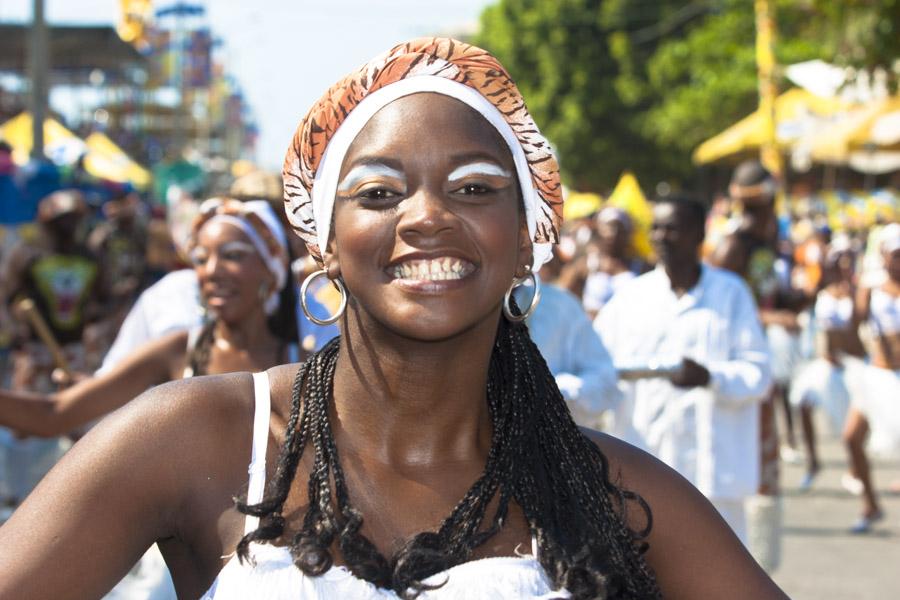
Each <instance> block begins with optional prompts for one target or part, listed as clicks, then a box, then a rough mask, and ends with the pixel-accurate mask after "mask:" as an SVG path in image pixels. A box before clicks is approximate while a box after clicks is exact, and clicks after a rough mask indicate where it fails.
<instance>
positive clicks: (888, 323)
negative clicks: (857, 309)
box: [869, 288, 900, 335]
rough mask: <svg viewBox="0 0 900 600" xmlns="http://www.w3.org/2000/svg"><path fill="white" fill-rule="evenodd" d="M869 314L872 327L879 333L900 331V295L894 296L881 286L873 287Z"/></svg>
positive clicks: (887, 333) (889, 333) (891, 333)
mask: <svg viewBox="0 0 900 600" xmlns="http://www.w3.org/2000/svg"><path fill="white" fill-rule="evenodd" d="M869 315H870V316H869V322H870V323H871V324H872V329H874V330H875V333H877V334H878V335H893V334H895V333H898V332H900V296H892V295H890V294H888V293H887V292H885V291H884V290H882V289H881V288H875V289H873V290H872V300H871V303H870V305H869Z"/></svg>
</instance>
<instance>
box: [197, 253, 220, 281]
mask: <svg viewBox="0 0 900 600" xmlns="http://www.w3.org/2000/svg"><path fill="white" fill-rule="evenodd" d="M220 263H221V261H220V260H219V255H218V254H215V253H212V254H210V255H209V256H208V257H207V259H206V260H205V261H204V262H203V264H202V265H201V266H200V275H202V276H205V277H212V276H213V275H215V274H216V271H217V270H218V269H219V265H220Z"/></svg>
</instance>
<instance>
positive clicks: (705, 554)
mask: <svg viewBox="0 0 900 600" xmlns="http://www.w3.org/2000/svg"><path fill="white" fill-rule="evenodd" d="M435 139H439V140H441V143H440V144H435V143H433V140H435ZM326 149H327V152H326ZM14 169H15V167H14V166H13V165H12V163H11V161H10V160H9V148H8V146H4V145H3V144H2V143H0V194H5V193H7V192H5V191H4V190H7V189H8V190H9V193H8V195H7V196H6V197H4V196H0V198H7V199H3V203H2V204H0V209H3V211H5V212H3V213H0V214H2V215H6V214H7V213H8V214H10V215H12V214H13V213H14V212H15V211H13V210H12V209H11V208H9V206H13V204H15V206H16V207H17V208H16V210H19V211H20V212H22V210H24V209H23V208H22V207H23V206H24V205H25V204H27V202H26V201H25V200H23V199H24V198H26V196H28V194H31V196H28V197H32V196H34V194H35V192H33V191H27V190H26V189H25V187H23V185H22V184H21V182H22V181H23V178H22V177H21V176H18V175H16V174H15V173H14ZM4 177H5V179H4ZM32 179H34V178H32ZM93 185H94V187H95V189H100V190H104V191H105V192H104V193H105V195H100V196H98V195H96V194H93V195H92V193H91V192H90V191H88V189H87V188H86V187H85V186H86V183H85V181H84V180H83V179H78V178H68V179H65V178H63V179H59V180H58V181H56V182H55V183H54V184H53V185H52V186H51V187H50V188H48V189H45V190H43V192H46V193H43V192H42V193H41V194H40V198H38V199H37V200H36V201H33V202H32V204H33V206H32V209H31V212H30V213H29V215H27V218H25V217H22V216H21V215H18V213H17V215H18V216H15V218H13V217H10V218H8V219H6V220H5V221H4V224H5V226H6V231H8V232H9V233H8V234H7V235H6V237H5V238H4V244H3V246H2V254H0V264H2V269H0V274H2V275H0V342H2V343H3V345H4V346H5V347H6V348H8V349H9V350H8V353H7V354H6V356H7V358H6V360H5V362H4V363H0V369H2V373H0V375H2V386H0V434H2V437H0V509H2V510H3V511H4V512H3V514H2V516H0V518H2V519H3V520H5V519H9V521H8V523H7V524H6V525H4V526H3V527H0V598H7V597H10V598H12V597H17V596H15V594H21V593H22V591H23V590H28V593H26V597H44V596H53V597H59V598H66V597H73V598H76V597H77V598H83V597H101V596H103V595H104V594H107V593H108V594H109V595H108V596H107V598H127V597H130V596H129V594H130V593H132V594H134V593H137V592H135V590H137V589H138V588H141V589H144V590H147V589H153V590H156V592H146V591H145V592H142V593H145V595H144V596H141V597H146V598H160V599H161V598H169V597H174V594H175V592H176V590H177V593H178V595H179V596H183V597H200V596H202V597H203V598H208V599H210V600H222V599H226V598H240V597H272V598H281V597H297V596H298V594H299V596H300V597H303V598H306V597H310V598H321V597H367V598H381V597H385V598H388V597H397V596H402V597H408V596H416V595H418V596H420V597H422V598H428V597H442V596H441V594H448V595H450V597H457V596H458V597H463V596H465V597H510V598H512V597H516V598H519V597H535V598H537V597H542V598H551V597H554V598H555V597H560V598H563V597H571V598H594V597H601V598H651V597H660V596H665V597H667V598H668V597H671V598H678V597H684V598H715V597H723V595H727V596H728V597H734V598H741V597H746V598H761V597H765V598H781V597H784V596H783V594H782V593H781V591H780V590H778V588H777V586H775V584H774V583H773V582H772V581H771V580H770V579H769V578H768V576H767V575H766V573H765V571H764V569H763V568H761V567H760V565H762V567H765V568H768V569H773V568H775V567H776V566H777V563H778V551H779V550H778V548H779V546H778V541H779V535H780V532H779V519H780V513H779V511H780V506H779V502H778V497H779V493H780V490H779V471H778V465H779V460H780V459H785V458H786V459H789V460H795V459H796V457H798V456H805V459H806V461H807V476H806V478H805V479H804V482H803V483H802V485H801V487H802V488H803V489H809V488H811V487H813V486H815V480H816V475H817V474H818V472H819V470H820V468H821V464H820V461H819V458H818V454H817V449H816V439H817V431H816V424H817V423H822V422H827V423H828V424H830V426H831V427H832V428H833V429H834V430H835V431H840V432H841V433H842V435H843V440H844V443H845V445H846V447H847V457H848V462H847V473H846V475H845V477H844V483H845V487H847V488H848V493H854V494H857V495H860V496H861V499H862V507H861V512H860V515H859V519H858V521H857V522H856V523H852V524H851V523H848V524H847V527H848V528H849V529H851V530H852V531H853V532H856V533H860V534H863V533H866V532H869V531H870V530H871V529H872V528H873V527H875V526H876V523H877V522H878V521H879V520H881V519H883V518H884V516H885V515H884V512H883V510H882V508H881V505H880V504H879V501H878V497H877V494H876V492H875V487H874V485H873V481H872V475H871V467H870V461H869V457H870V453H872V452H878V453H885V454H888V455H890V454H891V453H892V452H896V451H897V450H898V449H900V405H898V404H897V399H898V398H900V224H898V223H897V222H889V221H886V222H881V223H876V224H875V225H874V226H872V227H871V228H868V229H865V230H855V231H847V232H833V231H830V230H828V229H827V228H825V227H821V226H818V225H816V226H812V227H811V226H809V224H810V223H811V221H810V219H807V218H805V217H804V218H799V217H797V216H796V215H793V217H792V216H791V215H790V214H788V216H787V217H785V216H784V214H781V213H780V212H779V210H778V202H777V198H778V194H779V191H778V190H779V184H778V181H777V180H776V178H775V177H773V176H772V175H771V174H770V173H769V172H767V171H766V170H765V168H763V166H762V165H761V164H760V163H758V162H755V161H749V162H747V163H743V164H741V165H740V166H739V167H738V168H737V169H736V170H735V172H734V175H733V177H732V179H731V183H730V186H729V188H728V190H727V199H726V200H725V201H724V207H723V201H719V202H718V203H717V204H716V205H715V207H714V209H715V212H714V215H713V216H710V214H709V211H708V209H707V204H706V203H704V202H703V201H702V199H698V198H696V197H693V196H691V195H689V194H686V193H681V192H674V193H669V194H666V195H662V196H660V197H658V198H655V199H654V202H653V209H652V210H653V215H652V222H651V223H650V224H649V227H648V229H647V231H646V233H647V234H648V235H649V238H650V241H651V243H652V248H653V254H652V255H643V256H641V255H638V253H637V252H636V251H635V245H634V244H633V240H634V239H635V236H636V235H637V234H638V233H639V232H638V230H639V229H640V227H641V224H640V223H638V222H637V221H636V219H635V217H634V215H631V214H629V213H628V212H627V211H625V210H623V209H621V208H617V207H614V206H605V207H601V208H599V210H597V211H596V212H595V213H593V214H590V215H586V216H583V217H581V218H579V219H577V220H573V221H569V222H566V223H562V222H561V215H562V205H563V202H564V198H563V191H562V186H561V185H560V179H559V171H558V166H557V164H556V158H555V156H554V155H553V153H552V151H550V149H549V145H548V144H547V142H546V140H544V139H543V137H542V136H541V135H540V133H539V132H538V130H537V127H536V126H535V124H534V123H533V121H532V120H531V118H530V116H529V115H528V112H527V109H526V108H525V106H524V102H523V100H522V98H521V96H520V95H519V92H518V90H517V89H516V87H515V84H514V83H513V82H512V81H511V80H510V79H509V78H508V77H507V76H505V71H503V67H502V66H501V65H499V63H497V62H496V60H495V59H494V58H493V57H492V56H490V55H489V54H488V53H486V52H484V51H483V50H480V49H478V48H475V47H473V46H469V45H467V44H463V43H461V42H456V41H454V40H447V39H441V38H427V39H420V40H414V41H412V42H409V43H407V44H402V45H400V46H397V47H395V48H394V49H392V50H391V51H390V52H389V53H387V54H385V55H382V56H380V57H378V58H376V59H374V60H373V61H372V62H370V63H369V64H367V65H365V66H364V67H363V68H362V69H360V70H359V71H356V72H354V73H351V74H350V75H348V76H347V77H346V78H345V79H343V80H341V81H340V82H338V84H336V85H335V86H334V87H333V88H332V89H331V90H329V92H328V93H326V95H325V96H323V98H322V99H321V100H320V101H319V102H317V103H316V104H315V105H314V106H313V107H312V109H311V110H310V113H309V114H308V115H307V116H306V117H305V119H304V120H303V121H302V122H301V124H300V127H299V128H298V130H297V134H296V136H295V137H294V140H293V141H292V144H291V146H290V148H289V150H288V155H287V158H286V161H285V169H284V173H283V175H282V176H277V175H267V174H265V173H262V172H256V173H252V174H250V175H248V176H245V177H244V178H239V179H237V180H236V181H234V183H233V185H231V186H230V188H229V189H220V190H219V189H214V190H209V193H208V194H207V196H208V197H206V198H204V197H198V198H191V197H185V196H184V195H182V196H181V197H180V198H179V210H183V209H184V207H185V206H188V207H190V208H189V209H188V214H189V216H190V219H189V221H190V226H189V228H188V230H187V231H186V232H185V235H182V234H181V233H180V232H178V231H177V223H175V222H174V221H175V220H174V219H170V225H172V226H173V227H172V228H173V233H172V235H171V237H170V243H171V244H172V245H173V246H174V248H175V250H176V253H177V255H178V256H179V257H180V258H179V260H180V264H177V265H176V266H177V267H180V268H173V269H172V270H171V272H168V273H165V272H159V269H155V270H154V269H153V268H150V267H148V259H147V257H148V254H149V249H148V248H149V243H148V236H149V234H148V229H149V222H150V218H151V216H152V215H153V214H154V213H153V211H152V210H151V209H150V208H149V207H150V204H149V203H148V202H147V201H146V198H144V197H142V196H141V194H139V193H138V192H137V191H135V190H133V189H132V188H130V187H128V186H116V185H113V184H98V183H97V182H94V183H93ZM10 186H13V187H10ZM12 198H14V199H15V201H14V202H12V201H11V200H9V199H12ZM98 198H99V199H98ZM29 202H31V201H29ZM23 203H25V204H23ZM170 209H172V210H174V207H172V206H170ZM159 212H160V211H159V209H157V213H159ZM178 218H179V219H181V220H182V221H183V220H184V215H183V214H181V215H179V217H178ZM785 219H786V220H787V224H785ZM804 224H805V229H804V227H803V225H804ZM801 230H802V231H805V234H802V233H799V232H801ZM295 234H296V235H295ZM247 373H253V376H252V377H251V376H250V375H247ZM179 380H184V381H179ZM168 382H173V383H168ZM117 409H121V410H117ZM114 411H116V412H115V414H113V415H111V416H109V417H107V418H104V417H105V416H106V415H107V414H109V413H112V412H114ZM779 411H781V412H780V416H779ZM815 411H822V412H823V415H824V416H825V417H826V418H825V419H819V418H817V417H816V415H815ZM795 418H796V420H795ZM796 422H799V426H800V427H799V430H800V433H801V435H802V440H803V444H802V448H801V447H800V445H799V444H797V443H796V441H795V434H794V429H795V428H796V427H795V423H796ZM779 425H781V427H779ZM579 426H580V427H581V428H579ZM780 429H783V430H784V431H783V433H782V432H780ZM75 440H80V441H78V443H77V444H75V446H74V447H71V446H72V444H73V442H74V441H75ZM635 447H636V448H637V450H636V449H635ZM63 454H68V456H66V458H65V459H64V460H63V461H62V462H60V464H59V465H58V466H57V467H55V468H53V465H54V464H55V463H56V462H57V461H59V459H60V458H61V457H62V456H63ZM339 454H340V459H339ZM248 463H249V467H248ZM51 468H52V471H51ZM48 471H50V474H49V475H47V476H46V477H45V475H46V474H47V472H48ZM248 471H249V479H248V477H247V474H248ZM42 478H44V481H43V482H42V483H41V484H40V486H39V487H38V489H37V490H36V491H35V493H33V494H31V495H30V496H29V493H30V492H31V491H32V489H33V488H35V486H38V482H39V481H41V479H42ZM303 484H306V485H303ZM26 497H27V500H26ZM13 546H15V547H16V548H17V552H16V553H15V555H14V556H13V555H12V553H10V552H6V550H8V549H10V548H12V547H13ZM521 548H524V549H525V550H524V551H522V550H520V549H521ZM528 549H530V553H528ZM751 553H752V556H751ZM62 555H65V556H66V557H67V560H66V561H64V564H60V561H59V557H60V556H62ZM142 555H143V558H142ZM161 557H165V563H166V565H167V568H166V567H164V566H163V563H162V558H161ZM754 558H755V560H754ZM50 564H53V565H55V567H54V568H53V570H52V573H48V572H47V571H46V568H47V566H48V565H50ZM88 564H90V565H91V566H90V567H89V568H88V566H87V565H88ZM133 565H136V566H134V567H133ZM700 565H702V567H703V569H704V572H705V573H707V575H704V576H703V577H695V576H693V573H695V572H696V570H697V569H698V568H699V566H700ZM129 569H130V571H129ZM169 572H171V578H170V576H169ZM73 581H75V582H77V583H76V584H75V585H74V586H73V585H72V582H73ZM116 582H119V583H118V585H117V587H115V588H114V589H113V590H112V592H110V591H109V590H110V589H111V588H113V586H115V585H116ZM260 590H263V592H261V591H260ZM726 591H727V593H726ZM152 593H156V594H157V595H156V596H153V595H146V594H152ZM116 594H118V595H116ZM392 594H395V595H392ZM453 594H456V595H457V596H453ZM472 594H475V596H473V595H472ZM18 597H21V596H18Z"/></svg>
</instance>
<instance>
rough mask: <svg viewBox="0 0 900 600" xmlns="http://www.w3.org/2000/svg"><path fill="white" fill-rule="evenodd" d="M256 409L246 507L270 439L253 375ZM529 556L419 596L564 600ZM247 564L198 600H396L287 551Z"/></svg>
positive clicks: (259, 483)
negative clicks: (307, 565) (306, 568)
mask: <svg viewBox="0 0 900 600" xmlns="http://www.w3.org/2000/svg"><path fill="white" fill-rule="evenodd" d="M253 388H254V394H255V396H256V408H255V411H254V418H253V445H252V448H253V449H252V457H251V460H250V467H249V469H248V472H249V473H250V481H249V487H248V490H247V501H248V502H249V503H251V504H252V503H255V502H259V501H260V500H262V497H263V488H264V487H265V481H266V445H267V443H268V439H269V412H270V404H271V403H270V397H269V377H268V374H267V373H265V372H262V373H254V374H253ZM258 525H259V519H258V518H257V517H249V516H248V517H247V518H246V520H245V524H244V532H245V533H248V532H250V531H253V530H255V529H256V528H257V526H258ZM531 545H532V549H531V552H532V553H531V555H521V556H498V557H493V558H483V559H480V560H472V561H469V562H466V563H462V564H460V565H457V566H455V567H452V568H450V569H448V570H446V571H443V572H441V573H437V574H435V575H432V576H431V577H429V578H427V579H425V580H424V582H423V583H425V584H427V585H438V584H443V585H442V586H441V587H440V588H437V589H435V590H431V591H426V592H422V593H421V594H419V596H418V597H419V598H420V599H421V600H457V599H458V600H463V599H466V600H480V599H485V600H486V599H488V598H490V599H492V600H503V599H509V600H512V599H514V598H515V599H519V598H531V599H533V600H538V599H544V600H550V599H556V598H569V597H570V594H569V593H568V592H566V591H554V590H553V584H552V583H551V582H550V579H549V578H548V577H547V575H546V573H545V572H544V569H543V567H541V565H540V563H539V562H538V559H537V544H536V543H535V541H534V540H532V542H531ZM250 556H251V558H252V559H253V560H252V561H244V562H243V564H242V563H241V562H240V561H239V560H238V558H237V556H236V555H233V556H232V557H231V559H230V560H229V561H228V563H227V564H226V565H225V567H224V568H223V569H222V570H221V571H220V572H219V575H218V576H217V577H216V580H215V581H214V582H213V584H212V587H210V588H209V590H208V591H207V592H206V594H204V595H203V597H202V598H201V600H245V599H247V598H258V599H260V600H322V599H331V598H353V599H354V600H357V599H358V600H376V599H378V600H398V599H399V596H398V595H397V594H395V593H394V592H393V591H391V590H386V589H382V588H378V587H376V586H375V585H373V584H372V583H370V582H368V581H365V580H363V579H359V578H357V577H356V576H355V575H353V573H351V572H350V571H349V570H347V569H346V568H345V567H342V566H333V567H331V568H330V569H329V570H328V571H326V572H325V573H323V574H322V575H320V576H318V577H310V576H309V575H306V574H304V573H303V572H302V571H301V570H300V569H298V568H297V567H296V566H294V561H293V558H292V557H291V553H290V551H289V550H288V548H286V547H283V546H272V545H270V544H251V545H250Z"/></svg>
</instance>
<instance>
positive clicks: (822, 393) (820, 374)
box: [790, 358, 850, 433]
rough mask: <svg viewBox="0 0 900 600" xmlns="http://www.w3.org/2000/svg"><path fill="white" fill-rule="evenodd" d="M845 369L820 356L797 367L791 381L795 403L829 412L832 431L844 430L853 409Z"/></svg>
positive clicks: (794, 404) (792, 402)
mask: <svg viewBox="0 0 900 600" xmlns="http://www.w3.org/2000/svg"><path fill="white" fill-rule="evenodd" d="M845 375H846V373H845V369H843V368H841V367H837V366H835V365H833V364H832V363H830V362H828V361H827V360H825V359H824V358H817V359H816V360H813V361H810V362H808V363H806V364H804V365H803V366H802V367H800V368H799V369H798V370H797V374H796V375H795V376H794V379H793V381H792V382H791V393H790V401H791V405H792V406H795V407H799V406H804V405H805V406H814V407H816V408H820V409H822V410H823V411H824V412H825V414H826V415H828V424H829V425H830V426H831V431H832V433H840V431H841V430H842V429H843V427H844V420H845V419H846V418H847V410H848V409H849V408H850V392H849V391H848V390H847V382H846V378H845Z"/></svg>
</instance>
